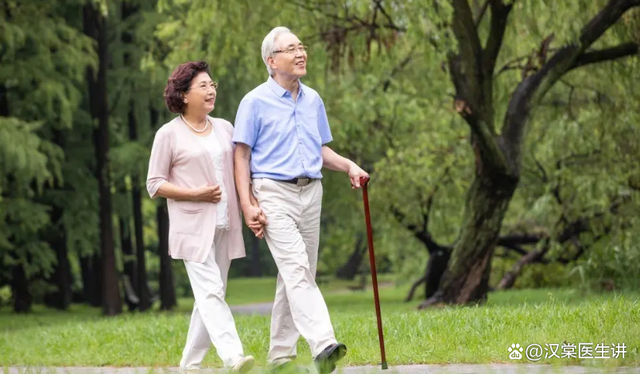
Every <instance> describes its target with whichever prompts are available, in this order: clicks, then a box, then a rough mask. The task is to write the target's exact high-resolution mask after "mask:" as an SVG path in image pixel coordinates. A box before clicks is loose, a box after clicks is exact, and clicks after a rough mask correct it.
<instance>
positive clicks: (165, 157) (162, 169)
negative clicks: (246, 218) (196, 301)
mask: <svg viewBox="0 0 640 374" xmlns="http://www.w3.org/2000/svg"><path fill="white" fill-rule="evenodd" d="M208 118H209V120H211V122H212V123H213V131H214V133H215V136H216V138H217V139H218V142H219V143H220V146H221V147H222V151H223V164H224V169H223V175H224V177H223V179H224V180H223V181H222V183H224V186H225V188H226V191H227V196H228V213H229V232H228V234H229V235H230V236H229V240H228V243H229V246H228V248H222V249H223V250H225V251H227V253H228V254H229V259H230V260H233V259H236V258H242V257H245V255H246V254H245V247H244V240H243V238H242V220H241V218H240V209H239V205H240V204H239V202H238V195H237V192H236V184H235V181H234V177H233V151H234V144H233V142H232V141H231V138H232V135H233V126H232V125H231V123H229V122H228V121H226V120H223V119H220V118H212V117H208ZM196 136H197V135H195V134H194V133H192V132H191V131H190V130H189V129H188V128H187V125H186V124H185V123H184V122H183V121H182V119H180V117H176V118H175V119H173V120H172V121H170V122H169V123H166V124H165V125H163V126H162V127H161V128H160V129H159V130H158V131H157V132H156V135H155V139H154V141H153V147H152V149H151V157H150V159H149V172H148V174H147V191H148V192H149V195H150V196H151V198H155V197H157V196H156V193H157V192H158V189H159V188H160V186H162V184H163V183H165V182H171V183H172V184H174V185H176V186H179V187H187V188H196V187H200V186H202V185H205V184H218V183H219V182H218V181H217V180H216V177H215V167H214V165H213V160H212V159H211V155H210V154H209V153H208V152H207V151H206V149H205V148H204V147H203V146H202V143H201V142H200V141H199V140H198V139H197V138H196ZM167 207H168V209H169V255H170V256H171V257H172V258H174V259H184V260H191V261H197V262H204V261H205V259H206V258H207V255H208V254H209V250H210V249H211V246H212V244H213V237H214V233H215V227H216V216H217V210H216V204H213V203H207V202H200V201H182V200H181V201H176V200H173V199H167Z"/></svg>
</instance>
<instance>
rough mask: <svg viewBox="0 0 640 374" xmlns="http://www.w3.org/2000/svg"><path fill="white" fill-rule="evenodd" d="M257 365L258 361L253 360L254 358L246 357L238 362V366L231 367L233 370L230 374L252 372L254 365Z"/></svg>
mask: <svg viewBox="0 0 640 374" xmlns="http://www.w3.org/2000/svg"><path fill="white" fill-rule="evenodd" d="M255 364H256V360H255V358H253V356H244V357H243V358H241V359H240V360H238V362H236V364H235V365H233V367H231V370H229V372H230V373H239V374H245V373H247V372H248V371H249V370H251V369H252V368H253V365H255Z"/></svg>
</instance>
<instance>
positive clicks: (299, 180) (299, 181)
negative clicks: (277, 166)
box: [296, 178, 311, 187]
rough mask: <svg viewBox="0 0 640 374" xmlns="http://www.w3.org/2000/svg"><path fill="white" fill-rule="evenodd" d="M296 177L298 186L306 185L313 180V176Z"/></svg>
mask: <svg viewBox="0 0 640 374" xmlns="http://www.w3.org/2000/svg"><path fill="white" fill-rule="evenodd" d="M296 179H297V181H296V186H298V187H304V186H306V185H308V184H309V183H310V182H311V178H296Z"/></svg>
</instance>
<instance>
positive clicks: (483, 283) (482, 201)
mask: <svg viewBox="0 0 640 374" xmlns="http://www.w3.org/2000/svg"><path fill="white" fill-rule="evenodd" d="M517 185H518V180H517V179H515V178H508V177H506V176H504V175H491V174H490V171H484V172H480V173H479V175H477V176H476V179H475V180H474V182H473V185H472V186H471V188H470V189H469V193H468V194H467V199H466V204H465V219H464V222H463V227H462V231H461V233H460V237H459V239H458V241H457V243H456V244H455V246H454V250H453V252H452V254H451V260H450V262H449V266H448V267H447V269H446V271H445V273H444V274H443V276H442V279H441V280H440V282H441V284H440V287H439V288H438V290H437V291H436V292H435V293H434V294H433V295H432V296H431V297H429V298H428V299H427V300H425V301H424V302H423V303H422V304H421V305H420V306H419V308H420V309H422V308H425V307H428V306H430V305H433V304H438V303H448V304H468V303H483V302H484V301H486V296H487V292H488V288H489V272H490V270H491V258H492V256H493V251H494V249H495V245H496V242H497V240H498V235H499V234H500V228H501V226H502V219H503V218H504V214H505V212H506V211H507V208H508V206H509V202H510V201H511V198H512V196H513V193H514V191H515V189H516V187H517Z"/></svg>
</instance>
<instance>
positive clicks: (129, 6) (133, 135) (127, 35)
mask: <svg viewBox="0 0 640 374" xmlns="http://www.w3.org/2000/svg"><path fill="white" fill-rule="evenodd" d="M138 11H139V6H138V4H136V3H134V2H128V1H123V2H122V20H123V21H126V20H129V18H130V17H132V16H133V15H135V14H136V13H137V12H138ZM132 29H133V26H129V28H127V29H125V30H124V31H123V33H122V38H121V39H122V43H123V45H124V46H125V52H124V54H123V63H124V65H125V66H127V67H129V68H131V69H135V68H136V66H137V64H138V61H137V60H136V59H134V58H133V56H132V54H131V53H129V51H130V50H128V49H126V48H132V47H134V34H133V32H132ZM134 88H135V87H131V89H132V90H133V89H134ZM127 120H128V124H129V140H131V141H132V142H136V141H137V140H138V124H137V121H136V114H135V102H134V100H131V101H130V102H129V111H128V113H127ZM131 184H132V186H133V188H132V191H131V198H132V203H133V204H132V205H133V227H134V233H135V238H136V263H137V273H138V278H137V280H136V283H135V285H136V287H135V288H136V292H137V294H138V298H139V300H140V305H139V308H140V311H141V312H144V311H145V310H148V309H149V308H150V307H151V293H150V292H149V285H148V282H147V267H146V261H145V252H146V248H145V246H144V234H143V227H142V225H143V223H142V198H141V191H140V176H139V175H138V174H136V173H134V174H133V175H131Z"/></svg>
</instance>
